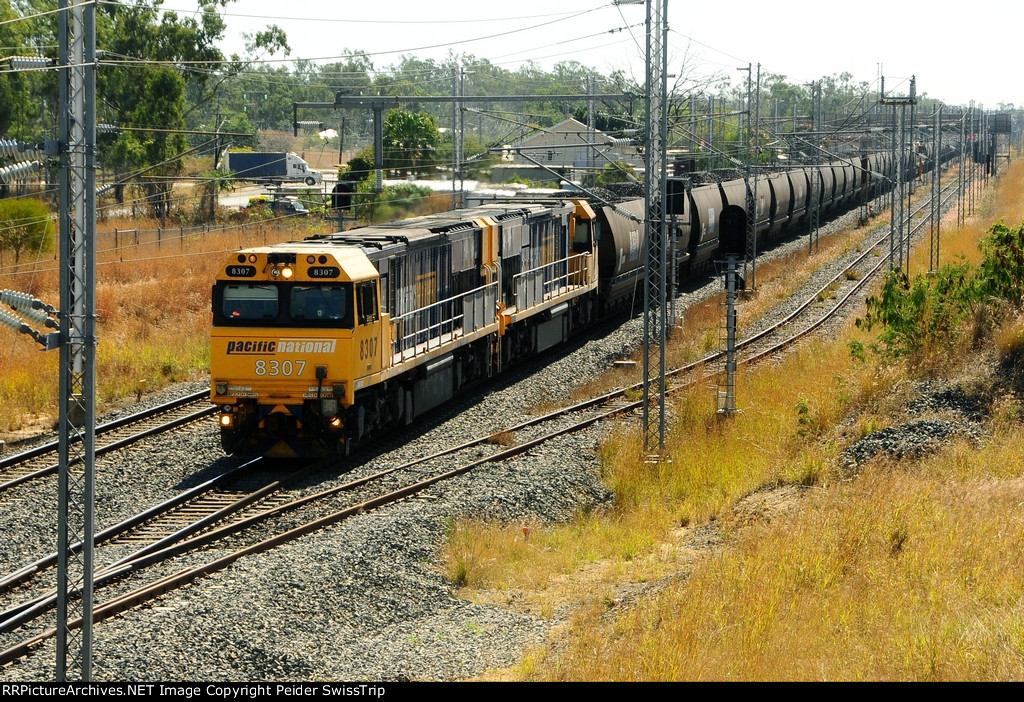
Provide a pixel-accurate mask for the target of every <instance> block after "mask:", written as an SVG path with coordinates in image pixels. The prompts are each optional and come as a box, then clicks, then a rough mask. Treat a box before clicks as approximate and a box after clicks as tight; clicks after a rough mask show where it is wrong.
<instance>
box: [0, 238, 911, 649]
mask: <svg viewBox="0 0 1024 702" xmlns="http://www.w3.org/2000/svg"><path fill="white" fill-rule="evenodd" d="M920 226H923V225H921V224H919V225H918V228H920ZM887 241H888V236H885V237H882V238H880V239H878V240H877V241H876V242H875V244H874V246H873V247H871V248H867V249H866V250H865V251H864V253H863V255H862V256H860V257H859V258H858V259H857V260H856V261H854V262H853V263H852V264H850V265H849V266H847V268H846V269H845V270H844V271H843V272H841V273H839V274H838V275H836V276H835V277H834V278H833V279H832V280H831V281H829V282H828V283H826V285H824V286H822V287H821V288H820V289H819V291H818V292H817V293H815V294H814V295H811V296H810V297H808V298H807V299H805V300H804V301H803V303H802V304H801V305H800V306H799V307H798V309H797V310H796V311H794V312H792V313H791V314H789V315H788V316H786V317H785V318H784V319H783V320H781V321H779V322H777V323H775V324H773V325H771V327H770V328H768V329H765V330H762V331H760V332H757V333H756V334H753V335H751V336H750V337H748V338H746V339H744V340H743V341H742V342H740V348H743V349H746V350H747V352H748V356H747V358H745V359H744V362H747V363H752V362H756V361H757V360H760V359H763V358H766V357H769V356H771V355H773V354H775V353H777V352H778V351H780V350H782V349H784V348H786V347H788V346H790V345H792V344H793V343H795V342H796V341H797V340H799V339H801V338H803V337H805V336H806V335H808V334H810V333H812V332H813V331H814V330H815V329H817V328H818V327H819V326H820V325H821V324H823V323H824V322H825V321H826V320H827V319H828V318H829V317H831V316H833V315H834V314H836V312H837V311H838V310H839V309H840V308H841V307H843V306H844V305H845V304H847V303H848V302H849V300H851V299H852V297H853V296H854V295H855V294H856V292H857V291H858V290H861V289H862V288H863V286H864V285H865V284H866V283H867V281H868V280H870V279H871V277H872V275H873V274H874V273H876V272H877V271H878V270H880V269H881V268H882V266H884V265H885V263H886V256H885V255H881V256H877V258H878V259H879V260H878V261H877V263H876V264H875V265H873V266H870V267H869V268H870V270H869V271H868V272H867V273H863V272H862V273H859V274H858V276H856V280H851V277H850V276H848V275H847V271H850V270H854V269H855V268H856V267H857V266H861V265H863V264H864V262H865V261H867V260H869V258H870V257H872V256H873V255H874V254H873V251H874V248H875V247H877V246H883V245H885V244H886V243H887ZM842 281H845V282H849V283H850V285H849V286H848V287H849V289H848V290H846V289H844V290H842V291H838V292H836V290H835V286H836V285H837V284H841V282H842ZM826 290H831V291H832V292H836V294H835V298H836V302H835V303H834V304H833V305H831V306H830V307H829V308H828V309H827V310H825V311H824V312H822V313H821V314H820V315H819V316H818V317H817V318H816V319H811V320H810V321H809V322H808V323H807V324H805V325H804V326H803V327H802V328H801V329H799V330H796V331H791V330H790V329H789V328H790V327H793V326H794V323H795V322H796V320H797V319H799V318H801V317H804V316H807V315H808V313H809V312H810V311H812V310H814V309H816V304H817V303H819V302H820V301H821V293H822V291H826ZM773 336H774V337H775V338H773ZM780 337H781V338H780ZM721 356H722V354H721V353H716V354H711V355H709V356H706V357H705V358H702V359H700V360H699V361H696V362H694V363H692V364H688V365H687V366H684V367H681V368H678V369H675V370H673V371H671V372H670V373H669V374H668V375H669V377H670V378H673V385H672V387H671V388H670V389H669V392H674V391H677V390H679V389H681V388H683V387H688V386H689V385H692V384H693V382H696V378H697V377H698V376H695V375H694V372H695V371H697V370H698V369H699V368H702V367H705V366H707V365H708V364H709V363H713V362H715V361H716V360H719V359H720V358H721ZM639 388H640V385H639V384H636V385H632V386H630V387H626V388H619V389H617V390H615V391H612V392H610V393H606V394H605V395H603V396H601V397H599V398H593V399H590V400H587V401H584V402H580V403H577V404H576V405H573V406H571V407H567V408H563V409H559V410H556V411H554V412H551V413H548V414H546V415H543V416H539V417H535V418H531V419H530V420H528V421H526V422H523V423H520V424H518V425H516V426H512V427H508V428H507V429H504V430H502V431H499V432H490V433H488V434H487V435H484V436H480V437H477V438H474V439H472V440H470V441H467V442H463V443H462V444H460V445H458V446H454V447H451V448H449V449H445V450H442V451H439V452H436V453H434V454H431V455H427V456H423V457H420V458H417V459H415V460H412V461H408V462H406V463H403V464H401V465H398V466H394V467H391V468H387V469H385V470H381V471H378V472H376V473H373V474H372V475H367V476H363V477H360V478H358V479H354V480H350V481H348V482H346V483H344V484H342V485H339V486H335V487H332V488H329V489H327V490H323V491H320V492H317V493H313V494H308V495H304V496H302V497H300V498H298V499H294V500H287V501H281V500H282V499H283V498H281V497H280V496H278V498H277V502H275V503H258V500H256V499H253V500H251V501H250V502H248V503H247V504H250V505H253V509H252V511H251V512H246V513H244V514H243V513H242V510H241V508H237V509H234V510H233V512H235V513H236V514H237V518H233V519H232V520H231V521H230V522H229V523H222V524H218V525H217V526H215V527H214V526H212V521H210V522H207V523H205V524H204V526H203V527H196V528H194V529H192V530H191V531H189V533H188V534H187V535H185V536H184V538H177V539H175V540H173V541H167V540H166V539H167V535H164V536H162V537H161V536H160V532H159V531H153V530H151V531H149V532H146V531H143V530H140V529H135V531H134V532H132V533H134V534H135V535H136V536H135V537H127V536H126V534H128V533H129V531H128V530H127V529H125V530H123V531H122V532H121V535H119V537H118V538H120V539H122V540H121V541H119V542H116V543H120V544H124V543H125V542H124V539H127V538H135V539H137V540H140V541H143V542H144V541H149V543H148V544H147V546H146V547H144V548H143V549H139V550H138V551H136V552H133V553H132V554H131V555H130V556H127V557H123V558H122V559H120V560H119V561H116V562H115V563H114V564H112V565H111V566H108V567H107V570H106V571H105V572H104V573H101V574H98V576H102V578H101V577H98V578H97V580H98V581H100V580H101V579H103V580H104V584H105V583H106V582H107V581H109V582H111V583H115V582H116V583H119V584H121V585H122V587H120V588H119V589H118V591H117V592H112V593H111V595H110V597H109V599H107V601H105V602H103V603H101V604H99V605H97V607H96V609H95V611H94V617H95V619H96V621H100V620H102V619H105V618H107V617H110V616H114V615H115V614H117V613H119V612H123V611H125V610H126V609H129V608H131V607H134V606H137V605H138V604H140V603H142V602H146V601H149V600H151V599H153V598H155V597H158V596H159V595H160V594H162V593H164V592H167V591H169V590H171V589H174V588H177V587H181V586H182V585H184V584H186V583H189V582H192V581H194V580H195V579H197V578H200V577H203V576H204V575H207V574H210V573H213V572H216V571H218V570H221V569H223V568H225V567H227V566H228V565H230V564H231V563H233V562H235V561H237V560H238V559H240V558H243V557H244V556H246V555H251V554H255V553H260V552H264V551H267V550H270V549H273V548H275V547H277V546H279V545H281V544H283V543H286V542H288V541H291V540H294V539H297V538H300V537H301V536H304V535H306V534H309V533H312V532H315V531H318V530H320V529H323V528H324V527H326V526H328V525H330V524H334V523H337V522H340V521H342V520H344V519H347V518H349V517H352V516H355V515H358V514H361V513H363V512H366V511H368V510H371V509H376V508H378V507H381V506H383V505H386V504H391V503H393V502H396V501H398V500H403V499H407V498H409V497H411V496H413V495H416V494H418V493H421V492H423V491H424V490H427V489H428V488H430V487H432V486H434V485H437V484H438V483H440V482H442V481H445V480H449V479H451V478H454V477H456V476H458V475H462V474H464V473H466V472H469V471H471V470H473V469H474V468H476V467H478V466H480V465H482V464H485V463H490V462H496V461H501V460H505V459H508V458H511V457H513V456H517V455H521V454H523V453H525V452H528V451H530V450H531V449H533V448H534V447H536V446H539V445H541V444H543V443H545V442H547V441H549V440H551V439H552V438H554V437H557V436H561V435H563V434H566V433H569V432H573V431H579V430H580V429H582V428H584V427H587V426H590V425H592V424H594V423H595V422H598V421H600V420H602V419H605V418H608V417H611V416H614V415H618V414H622V413H626V412H630V411H634V410H636V409H640V408H641V402H640V401H636V400H630V399H629V398H630V396H631V395H634V394H635V393H636V392H637V391H638V390H639ZM552 424H558V425H559V426H554V427H553V426H552ZM527 434H530V436H529V437H527V436H526V435H527ZM510 440H511V441H512V442H514V444H515V445H513V446H502V444H503V443H506V442H507V441H510ZM453 462H454V463H455V464H456V465H455V467H454V468H453V467H451V466H452V464H453ZM218 499H221V498H218ZM211 501H215V500H213V498H211ZM257 503H258V504H257ZM219 509H221V510H223V509H225V506H220V508H219ZM184 511H185V510H179V513H182V512H184ZM216 513H217V510H214V511H213V512H209V513H208V514H206V516H204V517H201V518H200V519H207V518H208V517H211V516H212V515H213V514H216ZM286 513H290V514H291V516H290V517H289V520H290V524H291V526H290V528H287V529H285V530H283V531H281V532H280V533H277V534H274V535H273V536H271V537H269V538H260V534H259V533H258V531H257V530H255V529H251V528H252V527H255V526H256V525H258V524H262V523H264V522H266V521H268V520H270V519H273V518H281V517H283V515H285V514H286ZM197 521H198V520H197ZM194 523H197V522H194ZM250 530H251V531H250ZM179 531H181V529H179ZM229 537H230V538H231V540H232V541H239V540H243V541H245V542H246V543H244V544H243V545H241V546H237V547H236V548H235V550H234V551H232V552H230V553H228V554H226V555H223V556H221V557H219V558H215V559H212V560H208V561H206V562H204V563H201V564H199V565H191V566H189V567H187V568H185V569H173V570H175V572H173V573H171V574H166V575H159V576H158V577H155V578H152V579H151V580H150V582H148V583H144V584H142V585H135V586H128V585H125V583H126V582H127V577H128V576H129V575H130V574H136V573H141V572H142V571H143V570H144V569H146V568H148V567H150V566H155V565H158V564H167V563H170V562H171V560H172V559H174V558H175V557H177V556H179V555H181V554H184V553H187V552H197V551H198V550H199V549H201V548H202V547H204V546H207V545H210V544H213V543H217V544H218V545H222V544H223V543H225V541H226V540H227V539H229ZM165 570H166V568H165ZM6 583H7V580H6V579H5V580H3V581H0V589H2V588H3V587H4V586H5V584H6ZM97 599H99V598H97ZM28 609H29V608H27V607H22V608H21V611H28ZM0 619H3V618H0ZM8 620H9V618H8V619H4V621H8ZM25 621H28V620H25ZM23 623H24V622H22V624H23ZM12 625H15V624H13V622H12ZM20 625H21V624H17V626H20ZM73 625H74V624H73ZM3 626H4V624H3V623H0V628H2V627H3ZM54 633H55V632H54V631H53V630H52V629H50V630H46V631H42V632H40V633H38V634H36V635H35V636H33V637H31V638H30V639H27V640H25V641H23V642H22V643H20V644H18V645H16V646H13V647H11V648H9V649H8V650H6V651H4V652H3V653H0V664H3V663H6V662H9V661H11V660H14V659H16V658H18V657H21V656H24V655H26V654H27V653H29V652H30V651H31V650H32V649H34V648H35V647H38V646H39V645H41V643H42V642H43V641H45V640H47V639H48V638H49V637H51V636H52V635H53V634H54Z"/></svg>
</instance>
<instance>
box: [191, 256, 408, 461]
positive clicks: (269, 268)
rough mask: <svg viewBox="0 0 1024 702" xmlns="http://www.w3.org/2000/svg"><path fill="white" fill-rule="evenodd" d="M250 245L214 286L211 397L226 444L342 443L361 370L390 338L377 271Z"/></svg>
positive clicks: (253, 447) (351, 428)
mask: <svg viewBox="0 0 1024 702" xmlns="http://www.w3.org/2000/svg"><path fill="white" fill-rule="evenodd" d="M304 248H307V247H303V246H301V245H295V249H296V250H295V251H294V252H287V251H284V252H283V251H282V250H281V248H280V247H276V248H275V249H273V250H271V249H252V250H247V251H243V252H241V253H239V254H237V255H236V256H233V257H232V259H231V260H230V261H229V263H228V264H227V265H226V266H225V267H224V268H223V269H222V272H221V274H220V275H219V276H218V280H217V283H216V285H215V286H214V289H213V330H212V336H211V364H210V372H211V376H212V378H211V379H212V381H213V382H212V392H211V400H212V401H213V402H215V403H216V404H217V405H218V406H219V408H220V415H219V424H220V429H221V440H222V443H223V445H224V448H225V450H226V451H229V452H258V453H262V454H264V455H272V456H296V455H305V454H307V453H309V452H310V451H309V447H311V446H312V447H315V449H314V452H315V453H324V452H326V451H330V450H338V448H339V447H340V448H341V449H344V448H345V447H346V444H347V443H348V441H349V439H350V438H351V437H353V436H355V435H356V432H358V421H359V417H358V413H357V412H354V411H352V408H353V406H354V403H355V393H356V390H357V388H358V386H359V384H360V381H361V379H363V378H364V377H365V376H367V375H371V374H373V373H376V372H379V371H380V369H381V366H382V354H383V350H384V349H385V348H387V346H388V339H387V324H385V321H386V315H382V314H381V311H380V308H379V297H380V296H379V291H378V284H379V283H378V279H379V276H378V274H377V271H376V270H375V269H374V268H373V266H371V265H369V263H367V262H366V261H365V257H363V258H362V260H360V257H358V256H350V257H347V258H346V257H338V256H335V255H331V254H328V253H322V252H312V253H307V252H306V251H303V249H304Z"/></svg>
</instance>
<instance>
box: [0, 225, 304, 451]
mask: <svg viewBox="0 0 1024 702" xmlns="http://www.w3.org/2000/svg"><path fill="white" fill-rule="evenodd" d="M116 224H117V225H123V224H125V222H117V223H116ZM132 224H133V229H134V228H135V227H142V229H141V230H140V232H139V241H138V244H136V241H135V235H134V234H133V233H131V232H128V231H125V228H124V227H123V226H118V227H117V228H118V229H119V232H118V235H117V237H116V239H117V242H116V245H115V235H114V229H113V224H111V223H107V224H105V225H104V228H103V229H102V230H101V232H100V234H99V236H98V237H97V239H98V241H97V250H98V252H97V283H96V312H97V314H98V317H99V319H98V326H97V335H98V337H99V347H98V349H97V400H98V402H99V403H100V406H101V407H110V406H111V405H114V404H116V403H118V402H119V401H120V400H122V399H123V398H125V397H128V396H131V395H134V393H135V391H136V388H137V387H138V384H139V381H145V383H146V386H147V387H148V389H149V390H157V389H159V388H161V387H164V386H165V385H167V384H169V383H172V382H176V381H180V380H185V379H189V378H193V377H199V376H201V375H202V374H204V373H205V372H206V371H207V369H208V367H209V326H210V290H211V287H212V285H213V280H214V278H215V276H216V272H217V270H218V269H219V268H220V266H221V264H222V263H223V260H224V254H226V253H227V252H229V251H234V250H236V249H237V248H239V247H241V246H254V245H262V244H264V243H274V242H277V241H284V240H288V239H295V238H299V237H301V236H303V235H305V233H306V226H307V225H306V224H305V223H300V224H299V228H298V229H296V228H294V227H284V226H282V227H280V228H278V227H277V226H274V225H267V224H264V225H262V226H255V227H238V228H231V229H227V230H223V231H221V230H213V231H211V232H209V233H206V232H202V233H192V232H189V231H183V230H180V229H163V230H161V231H160V233H159V235H158V234H157V232H156V223H146V224H142V225H140V224H139V223H138V222H137V221H136V222H133V223H132ZM107 226H110V227H111V228H110V229H107V228H106V227H107ZM0 287H3V288H8V289H12V290H20V291H23V292H29V293H31V294H32V295H34V296H36V297H38V298H40V299H42V300H44V301H46V302H49V303H50V304H53V305H54V306H57V305H58V302H59V291H58V273H57V262H56V261H55V260H53V258H52V256H47V257H46V258H44V259H42V260H36V261H33V262H30V263H24V264H22V265H19V266H7V267H5V268H3V269H2V270H0ZM7 339H8V347H7V349H6V350H5V351H3V352H0V405H2V406H3V407H4V409H5V412H4V413H3V414H2V415H0V433H3V434H4V435H5V436H7V437H12V436H17V435H19V434H20V433H22V432H25V431H35V430H39V429H48V428H49V426H50V425H52V423H53V422H54V421H56V408H57V396H58V383H57V380H58V377H59V372H58V371H59V368H58V365H59V363H58V358H57V352H56V351H53V352H50V353H40V352H39V350H38V346H37V345H36V344H35V342H33V341H31V340H30V339H28V337H26V336H24V335H21V334H13V333H12V334H10V335H8V337H7Z"/></svg>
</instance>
